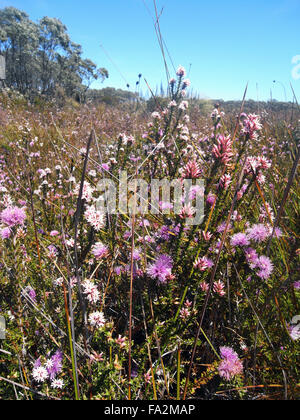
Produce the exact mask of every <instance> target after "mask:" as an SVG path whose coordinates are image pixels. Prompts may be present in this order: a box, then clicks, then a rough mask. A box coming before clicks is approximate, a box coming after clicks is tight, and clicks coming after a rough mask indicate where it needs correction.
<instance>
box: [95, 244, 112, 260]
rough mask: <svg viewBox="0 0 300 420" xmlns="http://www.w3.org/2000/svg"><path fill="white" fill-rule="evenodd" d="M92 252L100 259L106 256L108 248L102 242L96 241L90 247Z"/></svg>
mask: <svg viewBox="0 0 300 420" xmlns="http://www.w3.org/2000/svg"><path fill="white" fill-rule="evenodd" d="M92 253H93V255H94V256H95V257H96V259H97V260H101V259H103V258H106V257H107V256H108V254H109V250H108V248H107V246H105V245H104V244H103V243H102V242H97V243H96V244H95V245H94V246H93V248H92Z"/></svg>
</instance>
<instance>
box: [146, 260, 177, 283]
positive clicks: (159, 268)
mask: <svg viewBox="0 0 300 420" xmlns="http://www.w3.org/2000/svg"><path fill="white" fill-rule="evenodd" d="M172 267H173V261H172V258H171V257H170V256H169V255H161V256H160V257H158V258H157V259H156V260H155V262H154V264H151V265H150V266H149V267H148V269H147V273H148V275H149V276H150V277H151V278H153V279H157V280H158V281H159V283H166V281H167V280H168V279H169V278H170V277H171V275H172Z"/></svg>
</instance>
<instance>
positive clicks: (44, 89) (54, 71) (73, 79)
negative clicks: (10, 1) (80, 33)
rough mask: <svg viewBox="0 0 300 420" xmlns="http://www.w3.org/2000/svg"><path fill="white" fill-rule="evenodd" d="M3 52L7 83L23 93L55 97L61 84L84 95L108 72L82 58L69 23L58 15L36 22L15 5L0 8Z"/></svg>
mask: <svg viewBox="0 0 300 420" xmlns="http://www.w3.org/2000/svg"><path fill="white" fill-rule="evenodd" d="M0 54H3V55H4V56H5V58H6V69H7V72H6V74H7V79H6V82H7V85H8V86H9V87H12V88H14V89H17V90H19V91H20V92H22V93H29V94H36V93H41V94H43V95H46V96H49V97H52V96H55V92H56V90H57V88H60V90H61V89H63V91H64V92H65V94H66V95H67V96H75V95H76V96H79V97H80V98H81V99H82V97H83V96H84V95H85V92H86V90H87V89H88V88H89V86H90V85H91V83H92V81H93V80H95V79H98V78H101V79H102V80H104V79H105V78H107V77H108V72H107V70H106V69H104V68H100V69H98V68H97V66H96V65H95V64H94V63H93V62H92V61H91V60H88V59H83V58H82V48H81V46H80V45H78V44H76V43H74V42H72V41H71V39H70V37H69V35H68V32H67V28H66V26H65V25H64V24H63V23H62V22H61V21H60V20H59V19H56V18H50V17H44V18H42V19H41V20H40V21H39V22H37V23H34V22H32V21H31V20H30V19H29V16H28V15H27V14H26V13H25V12H22V11H20V10H18V9H16V8H14V7H7V8H5V9H1V10H0Z"/></svg>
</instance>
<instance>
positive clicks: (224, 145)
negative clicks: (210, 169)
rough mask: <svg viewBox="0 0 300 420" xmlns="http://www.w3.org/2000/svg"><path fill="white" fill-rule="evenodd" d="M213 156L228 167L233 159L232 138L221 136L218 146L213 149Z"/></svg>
mask: <svg viewBox="0 0 300 420" xmlns="http://www.w3.org/2000/svg"><path fill="white" fill-rule="evenodd" d="M212 154H213V156H214V157H215V158H216V159H219V160H221V162H222V163H224V164H225V165H226V166H227V165H228V164H229V162H230V160H231V158H232V157H233V151H232V139H231V136H230V135H229V136H223V135H219V137H218V139H217V144H216V145H215V146H214V147H213V152H212Z"/></svg>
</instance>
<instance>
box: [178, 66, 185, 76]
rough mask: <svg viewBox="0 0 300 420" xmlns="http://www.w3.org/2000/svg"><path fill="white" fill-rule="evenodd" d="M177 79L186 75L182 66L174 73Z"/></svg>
mask: <svg viewBox="0 0 300 420" xmlns="http://www.w3.org/2000/svg"><path fill="white" fill-rule="evenodd" d="M176 74H177V76H178V77H184V76H185V75H186V71H185V68H184V67H182V66H179V67H178V69H177V72H176Z"/></svg>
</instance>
